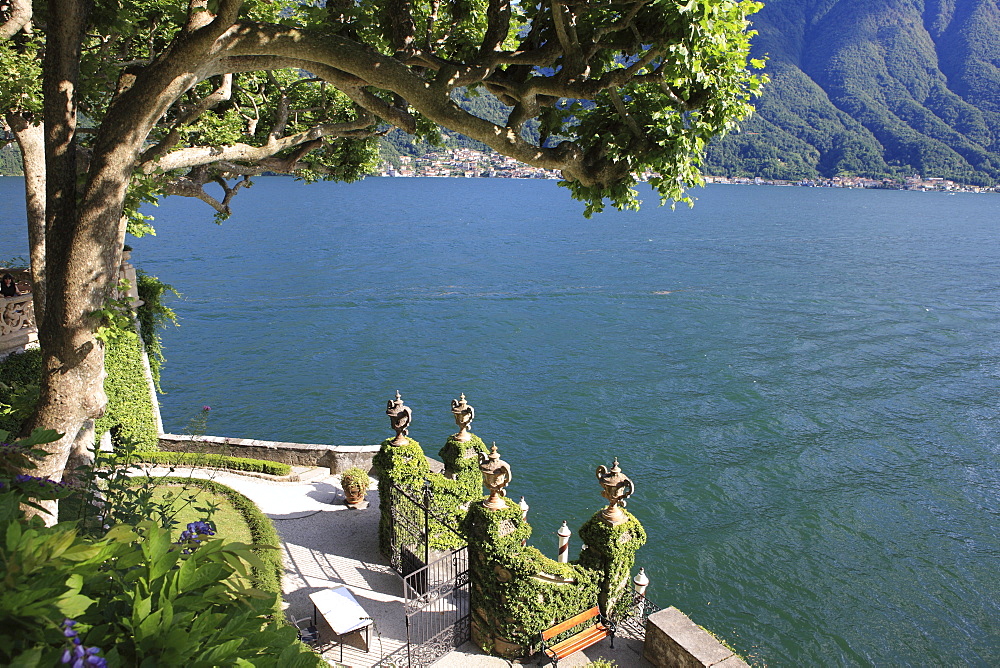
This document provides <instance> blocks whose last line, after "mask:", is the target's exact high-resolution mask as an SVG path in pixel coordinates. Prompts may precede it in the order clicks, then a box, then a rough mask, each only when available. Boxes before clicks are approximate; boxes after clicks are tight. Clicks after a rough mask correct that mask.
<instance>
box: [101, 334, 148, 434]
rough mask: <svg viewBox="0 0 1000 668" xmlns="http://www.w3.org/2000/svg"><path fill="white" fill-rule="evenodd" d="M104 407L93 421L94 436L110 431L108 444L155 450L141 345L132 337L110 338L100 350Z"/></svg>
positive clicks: (136, 338) (139, 341) (138, 340)
mask: <svg viewBox="0 0 1000 668" xmlns="http://www.w3.org/2000/svg"><path fill="white" fill-rule="evenodd" d="M104 368H105V370H106V371H107V374H108V376H107V378H106V379H105V381H104V391H105V392H106V393H107V395H108V405H107V408H106V409H105V412H104V416H103V417H101V418H100V419H98V420H97V421H96V422H95V430H96V437H97V439H98V440H100V438H101V436H103V435H104V432H106V431H108V430H111V432H112V441H113V442H114V443H115V446H116V447H117V446H118V445H119V444H120V443H123V442H128V443H131V444H132V445H133V446H134V447H135V449H136V451H137V452H156V451H158V450H159V442H160V436H159V432H158V430H157V428H156V419H155V418H154V417H153V400H152V397H151V396H150V392H149V383H148V382H147V380H146V374H145V370H144V367H143V363H142V342H141V340H140V339H139V338H138V337H136V336H132V337H124V336H119V337H114V338H113V339H111V340H110V341H108V342H107V343H106V344H105V347H104Z"/></svg>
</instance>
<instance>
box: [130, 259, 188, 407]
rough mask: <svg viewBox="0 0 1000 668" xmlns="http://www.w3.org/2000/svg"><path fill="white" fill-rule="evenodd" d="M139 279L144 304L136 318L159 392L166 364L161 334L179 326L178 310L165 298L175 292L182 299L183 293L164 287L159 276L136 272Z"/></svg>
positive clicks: (165, 285)
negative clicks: (165, 301)
mask: <svg viewBox="0 0 1000 668" xmlns="http://www.w3.org/2000/svg"><path fill="white" fill-rule="evenodd" d="M136 279H137V282H138V285H136V289H137V290H138V291H139V299H141V300H142V301H143V302H144V303H143V305H142V306H140V307H139V308H138V309H136V316H137V317H138V318H139V325H140V333H141V334H142V343H143V345H145V347H146V354H147V355H148V356H149V370H150V372H151V373H152V374H153V382H154V383H155V384H156V389H157V390H159V389H160V368H161V367H162V366H163V364H164V363H165V362H166V359H165V358H164V357H163V342H162V341H161V340H160V330H161V329H163V328H164V327H165V326H166V325H167V323H168V322H169V323H173V324H174V325H177V324H178V322H177V314H176V313H174V310H173V309H172V308H170V307H169V306H167V305H166V304H164V303H163V296H164V295H165V294H166V293H168V292H172V293H174V295H175V296H177V297H180V293H179V292H177V290H174V288H173V287H172V286H170V285H167V284H166V283H163V282H162V281H160V279H158V278H157V277H156V276H151V275H150V274H147V273H146V272H144V271H143V270H141V269H136Z"/></svg>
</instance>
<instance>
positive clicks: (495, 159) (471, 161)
mask: <svg viewBox="0 0 1000 668" xmlns="http://www.w3.org/2000/svg"><path fill="white" fill-rule="evenodd" d="M379 175H380V176H391V177H414V176H422V177H428V176H429V177H453V178H494V179H558V178H561V177H560V175H559V173H558V172H556V171H554V170H551V169H540V168H538V167H531V166H529V165H525V164H524V163H522V162H518V161H517V160H515V159H514V158H509V157H507V156H505V155H500V154H499V153H486V152H483V151H477V150H475V149H469V148H458V149H442V150H440V151H435V152H430V153H426V154H424V155H422V156H420V157H413V156H408V155H404V156H400V157H399V165H398V166H391V165H388V164H386V165H383V167H382V169H381V171H380V172H379ZM705 182H706V183H723V184H730V185H763V186H800V187H807V188H871V189H879V190H916V191H924V192H926V191H939V192H969V193H984V192H1000V186H992V187H984V186H970V185H963V184H961V183H956V182H955V181H949V180H948V179H941V178H935V177H930V178H924V177H921V176H919V175H916V174H915V175H913V176H910V177H907V178H906V179H904V180H903V181H902V182H900V181H896V180H894V179H888V178H884V179H872V178H866V177H862V176H835V177H833V178H830V179H801V180H798V181H782V180H778V179H764V178H761V177H759V176H758V177H742V176H740V177H729V176H706V177H705Z"/></svg>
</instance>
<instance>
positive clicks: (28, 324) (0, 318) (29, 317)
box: [0, 293, 38, 357]
mask: <svg viewBox="0 0 1000 668" xmlns="http://www.w3.org/2000/svg"><path fill="white" fill-rule="evenodd" d="M37 341H38V328H37V327H36V326H35V306H34V302H33V301H32V299H31V294H30V293H29V294H25V295H18V296H16V297H0V357H2V356H5V355H7V354H9V353H11V352H15V351H22V350H24V349H25V348H26V347H28V346H30V345H32V344H34V343H35V342H37Z"/></svg>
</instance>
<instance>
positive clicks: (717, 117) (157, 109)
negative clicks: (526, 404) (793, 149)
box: [0, 0, 761, 477]
mask: <svg viewBox="0 0 1000 668" xmlns="http://www.w3.org/2000/svg"><path fill="white" fill-rule="evenodd" d="M758 8H759V5H758V4H756V3H754V2H750V1H743V2H738V1H734V0H687V1H682V0H590V1H586V0H542V1H541V2H538V3H516V2H511V0H326V1H325V2H323V1H322V0H190V1H189V2H181V1H179V0H130V1H129V2H119V1H117V0H91V1H88V0H48V3H47V4H45V3H38V4H36V5H35V6H34V7H32V4H31V2H30V0H0V22H2V24H0V65H4V66H5V67H6V69H8V70H9V71H10V72H11V73H12V74H11V76H10V79H9V80H8V81H7V82H5V83H2V84H0V103H2V104H3V107H2V110H3V112H4V118H5V123H6V124H7V126H8V128H9V131H10V132H11V133H12V135H13V136H14V137H16V139H17V140H18V143H19V145H20V147H21V149H22V154H23V157H24V162H25V172H26V182H25V186H26V190H27V195H28V200H27V201H28V212H27V213H28V222H29V243H30V247H31V264H32V270H33V281H34V293H35V309H36V314H37V319H38V325H39V339H40V342H41V347H42V351H43V358H44V375H43V378H42V384H41V395H40V401H39V404H38V409H37V413H36V415H35V418H34V420H33V425H34V426H45V427H49V428H53V429H56V430H58V431H59V432H62V433H64V434H65V436H64V437H63V439H62V440H61V441H60V442H58V443H56V444H54V446H53V451H54V453H55V455H54V456H52V457H49V458H47V459H46V460H45V464H44V465H45V466H46V467H47V470H46V471H45V472H46V473H48V474H49V475H52V476H53V477H58V476H59V475H60V473H61V471H62V468H63V467H64V466H65V461H66V456H67V453H68V450H69V447H70V444H71V443H72V441H73V439H74V438H75V437H76V435H77V434H78V433H79V431H80V427H81V424H83V422H84V421H85V420H87V419H89V418H92V417H93V416H95V415H97V414H99V413H100V412H101V410H102V409H103V405H104V396H103V391H102V382H101V381H102V374H103V349H102V344H101V342H100V340H99V339H98V338H96V337H95V333H96V332H97V330H98V328H99V327H100V325H101V322H100V318H99V317H98V316H96V315H95V313H98V312H99V311H100V310H101V309H102V307H103V305H104V304H105V303H106V300H108V299H109V296H110V295H111V294H112V291H113V289H114V288H115V281H116V279H115V277H116V267H117V266H118V263H119V260H120V253H121V248H122V245H123V240H124V237H125V233H126V227H127V226H128V225H129V224H132V225H140V226H141V224H142V220H141V219H142V216H141V215H140V214H139V213H138V206H139V204H140V203H141V202H143V201H150V200H154V199H156V198H157V197H159V196H160V195H163V194H181V195H188V196H195V197H199V198H200V199H202V200H204V201H206V202H208V203H209V204H210V205H212V206H213V207H214V208H215V209H216V210H217V211H218V212H219V213H220V214H221V215H226V214H228V211H229V205H230V199H231V197H232V196H233V195H234V194H235V192H236V191H237V190H238V189H239V187H240V186H241V185H242V184H244V183H245V182H246V179H247V178H249V177H251V176H253V175H257V174H260V173H262V172H264V171H271V172H283V173H295V174H299V175H301V176H304V177H306V178H336V179H341V180H350V179H355V178H359V177H360V176H361V175H362V174H363V173H364V172H365V171H368V170H370V169H371V167H372V166H373V164H374V159H375V155H376V154H375V139H374V138H375V137H376V136H377V135H379V134H380V133H384V132H385V131H387V129H390V128H392V127H396V128H400V129H402V130H404V131H406V132H408V133H411V134H418V135H420V136H423V137H431V136H433V135H434V134H435V133H436V129H437V127H438V126H443V127H446V128H449V129H451V130H455V131H458V132H460V133H462V134H464V135H466V136H468V137H471V138H473V139H477V140H479V141H481V142H483V143H484V144H486V145H488V146H490V147H491V148H492V149H494V150H496V151H497V152H499V153H502V154H504V155H507V156H510V157H513V158H516V159H518V160H520V161H522V162H524V163H527V164H529V165H534V166H537V167H543V168H547V169H554V170H560V172H561V174H562V177H563V179H564V181H563V185H565V186H566V187H568V188H569V189H570V191H571V193H572V195H573V196H574V197H575V198H577V199H579V200H582V201H583V202H585V203H586V211H585V213H586V214H587V215H589V214H590V213H592V212H594V211H600V210H601V209H602V208H603V205H604V202H605V201H610V202H611V203H612V204H613V205H614V206H616V207H631V206H635V191H634V190H633V186H634V184H635V183H636V180H637V178H641V177H642V176H644V175H645V176H647V177H648V180H649V182H650V184H651V185H652V186H653V187H654V188H656V189H657V190H658V191H659V193H660V195H661V196H662V197H663V198H664V199H665V200H666V199H679V198H682V197H683V194H684V190H685V189H686V188H687V187H689V186H691V185H694V184H696V183H698V182H699V179H700V176H699V173H698V169H697V165H698V161H699V160H700V157H701V155H702V152H703V150H704V148H705V145H706V143H707V142H708V141H709V140H710V139H711V138H712V137H713V136H716V135H718V134H721V133H724V132H725V131H726V130H727V129H728V128H730V127H731V126H733V125H734V124H735V123H736V122H738V121H739V120H740V119H741V118H743V117H745V116H746V115H747V114H748V113H749V112H750V110H751V107H750V104H749V101H750V99H751V97H752V96H753V95H754V94H756V93H757V91H758V88H759V86H760V84H761V78H760V77H759V76H757V75H755V74H753V73H752V72H751V71H750V67H751V63H749V62H748V53H749V38H750V36H751V35H752V32H751V31H748V25H749V24H748V20H747V16H748V15H749V14H751V13H752V12H754V11H756V10H757V9H758ZM752 65H753V66H757V65H758V63H753V64H752ZM39 80H40V82H41V90H39ZM459 87H463V88H466V89H469V90H472V91H483V92H487V93H490V94H493V95H495V96H497V97H498V98H499V99H500V100H501V101H502V102H503V103H505V104H506V105H507V106H509V107H510V108H511V112H510V114H509V116H508V118H507V120H506V123H505V124H502V125H500V124H496V123H492V122H489V121H487V120H484V119H481V118H477V117H476V116H473V115H471V114H469V113H467V112H466V111H463V109H462V108H460V107H459V106H458V105H457V104H456V103H455V102H454V100H453V97H452V92H453V91H454V90H455V89H456V88H459ZM530 119H537V120H538V121H539V128H540V131H541V139H540V140H539V141H531V140H530V139H528V138H527V137H529V136H530V135H529V134H528V133H526V132H524V131H523V130H524V127H525V123H526V122H527V121H529V120H530ZM43 152H44V159H42V158H41V157H40V155H42V153H43ZM208 184H216V187H214V188H210V189H209V190H206V188H205V186H206V185H208ZM213 192H214V193H215V194H214V195H213V194H212V193H213Z"/></svg>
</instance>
